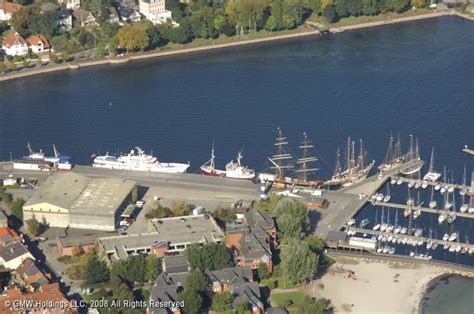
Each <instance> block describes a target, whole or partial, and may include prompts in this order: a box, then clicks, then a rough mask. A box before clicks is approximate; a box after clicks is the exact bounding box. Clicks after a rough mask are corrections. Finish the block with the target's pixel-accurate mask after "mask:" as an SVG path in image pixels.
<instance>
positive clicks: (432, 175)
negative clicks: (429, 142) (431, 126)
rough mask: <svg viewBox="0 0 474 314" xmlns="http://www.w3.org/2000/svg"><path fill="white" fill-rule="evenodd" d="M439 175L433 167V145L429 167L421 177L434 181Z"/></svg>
mask: <svg viewBox="0 0 474 314" xmlns="http://www.w3.org/2000/svg"><path fill="white" fill-rule="evenodd" d="M440 177H441V173H440V172H438V171H436V170H435V169H434V147H432V148H431V159H430V168H429V170H428V173H426V174H425V176H424V177H423V180H424V181H431V182H436V181H438V180H439V178H440Z"/></svg>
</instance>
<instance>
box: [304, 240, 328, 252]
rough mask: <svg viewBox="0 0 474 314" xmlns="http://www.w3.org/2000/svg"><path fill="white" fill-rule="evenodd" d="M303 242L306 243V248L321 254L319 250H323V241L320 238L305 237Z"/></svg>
mask: <svg viewBox="0 0 474 314" xmlns="http://www.w3.org/2000/svg"><path fill="white" fill-rule="evenodd" d="M305 242H306V243H307V244H308V248H309V249H310V250H311V251H312V252H313V253H316V254H321V252H322V251H323V250H324V242H323V240H322V239H320V238H318V237H314V236H311V237H307V238H306V239H305Z"/></svg>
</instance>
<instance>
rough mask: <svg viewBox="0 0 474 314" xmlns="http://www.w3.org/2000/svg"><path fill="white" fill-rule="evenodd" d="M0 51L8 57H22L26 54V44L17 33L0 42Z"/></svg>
mask: <svg viewBox="0 0 474 314" xmlns="http://www.w3.org/2000/svg"><path fill="white" fill-rule="evenodd" d="M2 49H3V51H5V53H6V54H7V55H10V56H24V55H27V54H28V42H27V41H26V40H25V39H24V38H23V37H22V36H21V35H20V34H18V33H12V34H10V35H8V36H6V37H5V39H3V41H2Z"/></svg>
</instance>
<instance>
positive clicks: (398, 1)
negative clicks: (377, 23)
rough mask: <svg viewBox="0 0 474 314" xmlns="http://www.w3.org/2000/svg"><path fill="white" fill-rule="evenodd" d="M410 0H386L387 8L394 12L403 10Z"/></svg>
mask: <svg viewBox="0 0 474 314" xmlns="http://www.w3.org/2000/svg"><path fill="white" fill-rule="evenodd" d="M409 3H410V0H386V1H385V9H386V10H388V11H393V12H398V13H400V12H403V11H405V9H406V8H407V7H408V5H409Z"/></svg>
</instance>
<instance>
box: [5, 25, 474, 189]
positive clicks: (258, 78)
mask: <svg viewBox="0 0 474 314" xmlns="http://www.w3.org/2000/svg"><path fill="white" fill-rule="evenodd" d="M473 51H474V23H472V22H469V21H466V20H462V19H460V18H455V17H446V18H441V19H433V20H429V21H423V22H414V23H407V24H403V25H402V24H400V25H390V26H384V27H379V28H373V29H366V30H360V31H353V32H346V33H342V34H337V35H334V36H330V37H322V38H319V37H317V38H316V37H315V38H308V39H304V40H295V41H287V42H282V43H274V44H270V45H269V44H266V45H263V46H253V47H242V48H237V49H232V50H225V51H220V52H215V53H206V54H196V55H190V56H186V57H179V58H173V59H163V60H153V61H145V62H141V63H138V62H134V63H131V64H128V65H125V66H104V67H98V68H93V69H81V70H79V71H70V72H61V73H55V74H48V75H42V76H36V77H29V78H24V79H18V80H15V81H10V82H3V83H0V159H9V158H10V152H12V154H13V157H18V156H22V155H24V154H25V153H26V148H25V145H26V142H27V141H30V142H31V143H32V144H33V146H34V147H36V148H43V149H44V150H46V149H50V148H49V147H51V146H50V145H52V144H53V143H54V144H56V145H57V146H58V148H59V149H60V151H61V152H63V153H67V154H69V155H72V156H73V158H74V159H75V161H76V162H79V163H90V159H89V156H90V154H91V153H92V152H96V153H97V152H99V153H105V152H107V151H110V152H113V153H116V152H125V151H128V150H129V149H130V148H132V147H133V146H135V145H139V146H142V148H144V149H146V150H147V151H149V150H153V152H154V154H156V155H158V156H159V157H160V158H161V159H162V160H163V161H182V162H184V161H188V160H190V161H191V165H192V171H196V170H197V169H198V166H199V165H200V164H201V163H203V162H205V161H206V160H207V159H208V158H209V157H208V156H209V149H210V146H211V143H212V141H214V142H215V145H216V153H217V159H218V160H217V162H218V163H220V165H221V166H222V165H223V164H224V163H225V162H227V161H228V160H230V159H231V158H233V157H234V155H235V153H236V152H237V151H238V150H239V149H241V148H242V147H244V155H245V159H244V161H245V162H246V163H247V164H248V165H249V166H251V167H252V168H255V169H257V170H262V169H264V168H266V167H267V166H268V162H267V159H266V156H268V155H269V154H272V153H273V150H274V147H273V139H274V137H275V133H276V127H277V126H280V127H281V128H282V129H283V131H284V132H285V133H286V135H287V136H288V138H289V141H290V143H291V144H292V145H293V148H294V151H295V152H296V150H297V149H296V147H297V144H298V142H299V141H300V140H301V137H302V136H301V134H302V132H304V131H305V132H307V133H308V134H309V135H310V136H311V137H312V138H313V142H314V143H315V145H316V149H317V152H318V155H319V157H320V164H319V167H320V168H321V171H320V173H319V175H320V176H322V177H324V176H327V175H329V174H330V173H332V167H333V166H334V159H335V151H336V149H337V148H338V147H339V148H343V146H344V144H345V141H346V137H347V136H349V135H351V136H352V137H353V138H355V139H358V138H363V139H364V141H365V144H366V146H367V149H368V152H369V157H371V158H373V159H376V160H378V161H380V160H382V159H383V156H384V154H385V150H386V145H387V138H388V133H389V131H390V130H392V131H393V132H394V134H396V133H398V132H399V133H400V134H401V136H402V140H403V145H404V149H406V148H407V146H408V140H409V137H408V136H409V134H411V133H413V134H415V135H416V136H418V137H419V139H420V146H421V153H422V156H423V157H425V158H427V159H429V153H430V150H431V146H435V148H436V156H435V157H436V163H437V165H438V166H440V167H441V166H442V165H447V167H448V169H452V170H453V171H454V175H455V178H456V179H457V180H458V181H459V180H460V179H461V175H462V169H463V166H464V165H466V166H467V167H468V173H470V168H471V165H472V157H467V156H465V155H463V154H462V153H461V151H460V150H461V148H462V147H463V146H464V145H465V144H471V145H472V146H474V143H473V142H472V139H473V135H474V131H473V126H474V125H473V121H474V106H473V99H474V78H473V73H474V59H473V58H472V52H473Z"/></svg>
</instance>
